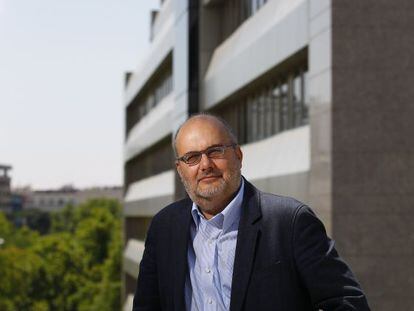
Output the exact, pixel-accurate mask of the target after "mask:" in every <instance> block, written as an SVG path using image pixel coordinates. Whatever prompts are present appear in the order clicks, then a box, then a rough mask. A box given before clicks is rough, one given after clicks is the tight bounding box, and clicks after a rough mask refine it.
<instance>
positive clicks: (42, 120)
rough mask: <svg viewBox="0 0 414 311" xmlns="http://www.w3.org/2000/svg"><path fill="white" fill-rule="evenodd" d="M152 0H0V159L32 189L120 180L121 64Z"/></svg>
mask: <svg viewBox="0 0 414 311" xmlns="http://www.w3.org/2000/svg"><path fill="white" fill-rule="evenodd" d="M158 6H159V0H145V1H144V0H60V1H56V0H36V1H33V0H0V164H9V165H12V166H13V170H12V171H11V177H12V185H13V186H15V187H16V186H24V185H31V186H32V187H33V188H35V189H40V188H57V187H60V186H61V185H63V184H74V185H75V186H76V187H89V186H99V185H114V184H119V185H120V184H121V183H122V176H123V175H122V174H123V173H122V166H123V163H122V153H123V145H122V144H123V139H124V135H123V132H124V122H123V119H124V103H123V81H124V80H123V79H124V72H125V71H131V70H133V69H134V68H136V67H137V66H138V64H139V62H141V61H143V59H144V58H145V55H146V53H147V52H148V45H149V40H148V38H149V23H150V10H151V9H153V8H157V7H158Z"/></svg>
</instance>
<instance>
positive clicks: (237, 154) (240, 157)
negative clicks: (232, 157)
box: [235, 145, 243, 167]
mask: <svg viewBox="0 0 414 311" xmlns="http://www.w3.org/2000/svg"><path fill="white" fill-rule="evenodd" d="M235 152H236V157H237V159H239V161H240V167H241V164H242V162H243V152H242V151H241V148H240V146H239V145H237V146H236V150H235Z"/></svg>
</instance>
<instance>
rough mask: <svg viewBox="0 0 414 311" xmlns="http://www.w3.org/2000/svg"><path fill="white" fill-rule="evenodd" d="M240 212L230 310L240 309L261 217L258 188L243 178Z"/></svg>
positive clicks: (247, 282)
mask: <svg viewBox="0 0 414 311" xmlns="http://www.w3.org/2000/svg"><path fill="white" fill-rule="evenodd" d="M245 185H246V186H245V192H244V198H243V204H242V214H241V218H240V224H239V232H238V235H237V246H236V255H235V260H234V268H233V281H232V289H231V300H230V310H231V311H236V310H241V308H242V306H243V302H244V297H245V295H246V290H247V286H248V285H249V279H250V274H251V271H252V266H253V262H254V256H255V248H256V242H257V236H258V232H259V222H258V221H257V220H258V219H259V218H260V217H261V210H260V202H259V200H260V196H259V193H258V190H257V189H256V188H254V187H253V186H252V185H251V184H250V183H249V182H247V181H246V180H245Z"/></svg>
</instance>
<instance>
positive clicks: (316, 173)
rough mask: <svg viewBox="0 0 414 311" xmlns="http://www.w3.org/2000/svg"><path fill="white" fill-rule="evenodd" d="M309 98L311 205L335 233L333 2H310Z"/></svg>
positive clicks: (329, 230)
mask: <svg viewBox="0 0 414 311" xmlns="http://www.w3.org/2000/svg"><path fill="white" fill-rule="evenodd" d="M308 14H309V48H308V50H309V76H308V92H307V93H308V94H307V95H308V98H307V100H308V101H309V106H310V107H309V117H310V118H309V120H310V132H311V135H310V136H311V144H310V146H311V169H310V175H309V178H310V180H309V201H310V205H311V206H312V208H313V209H314V210H315V211H316V213H317V214H318V216H319V217H320V218H321V219H322V221H323V222H324V224H325V226H326V228H327V231H328V233H329V234H330V233H331V232H332V185H331V176H332V168H331V167H332V165H331V162H332V159H331V143H332V142H331V135H332V132H331V110H332V92H331V89H332V60H331V49H332V48H331V45H332V44H331V37H332V31H331V2H330V1H329V0H328V1H327V0H312V1H309V13H308Z"/></svg>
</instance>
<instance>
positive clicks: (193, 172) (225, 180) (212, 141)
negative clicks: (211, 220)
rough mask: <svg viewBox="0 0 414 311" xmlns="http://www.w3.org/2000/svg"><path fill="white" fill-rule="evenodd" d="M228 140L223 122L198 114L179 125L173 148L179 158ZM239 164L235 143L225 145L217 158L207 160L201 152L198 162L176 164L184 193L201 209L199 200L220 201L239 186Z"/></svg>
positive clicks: (226, 199)
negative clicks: (221, 154)
mask: <svg viewBox="0 0 414 311" xmlns="http://www.w3.org/2000/svg"><path fill="white" fill-rule="evenodd" d="M231 143H232V142H231V139H230V137H229V135H228V133H227V132H226V130H225V129H224V127H223V125H221V124H220V123H219V122H218V121H216V120H215V119H212V118H208V117H199V118H195V119H192V120H190V121H189V122H187V123H186V124H184V125H183V127H182V128H181V130H180V132H179V133H178V136H177V140H176V150H177V155H178V157H181V156H183V155H185V154H187V153H188V152H193V151H202V150H205V149H207V148H209V147H211V146H216V145H229V144H231ZM241 163H242V153H241V150H240V148H239V146H236V147H234V148H233V147H230V148H227V149H226V150H225V152H224V154H223V156H222V157H220V158H215V159H210V158H208V157H207V156H206V155H205V154H203V155H202V157H201V160H200V162H199V163H198V164H195V165H188V164H186V163H184V162H182V161H177V162H176V167H177V171H178V173H179V175H180V177H181V180H182V182H183V184H184V186H185V188H186V190H187V193H188V195H189V196H190V198H191V199H192V200H193V201H194V202H195V203H196V204H197V205H199V206H200V208H203V202H206V201H208V202H212V203H215V202H217V203H218V204H221V203H222V202H227V201H229V199H231V198H232V196H233V194H234V193H235V192H236V191H237V189H238V187H239V185H240V178H241V173H240V169H241V165H242V164H241ZM227 203H229V202H227ZM207 212H208V211H207Z"/></svg>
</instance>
